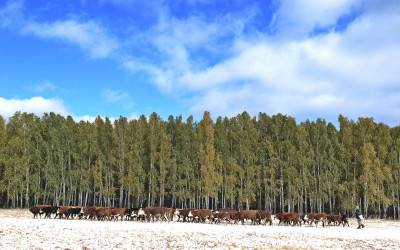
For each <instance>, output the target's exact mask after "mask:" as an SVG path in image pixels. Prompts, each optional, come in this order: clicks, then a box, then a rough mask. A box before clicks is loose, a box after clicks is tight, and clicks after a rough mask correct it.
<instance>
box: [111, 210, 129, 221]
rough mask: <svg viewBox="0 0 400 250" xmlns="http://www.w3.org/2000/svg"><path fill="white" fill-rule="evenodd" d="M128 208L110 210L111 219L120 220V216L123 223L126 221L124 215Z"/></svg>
mask: <svg viewBox="0 0 400 250" xmlns="http://www.w3.org/2000/svg"><path fill="white" fill-rule="evenodd" d="M126 210H127V209H126V208H114V209H110V217H111V218H114V220H115V219H117V220H118V216H120V217H121V221H123V220H124V215H125V212H126Z"/></svg>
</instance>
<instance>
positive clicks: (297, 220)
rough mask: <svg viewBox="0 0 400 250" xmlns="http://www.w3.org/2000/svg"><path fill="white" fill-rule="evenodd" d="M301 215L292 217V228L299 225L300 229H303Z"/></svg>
mask: <svg viewBox="0 0 400 250" xmlns="http://www.w3.org/2000/svg"><path fill="white" fill-rule="evenodd" d="M301 220H302V219H301V215H300V214H294V215H293V216H291V218H290V221H291V222H292V223H293V225H292V226H296V225H298V226H299V227H301Z"/></svg>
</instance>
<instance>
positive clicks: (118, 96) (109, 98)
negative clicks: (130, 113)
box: [101, 89, 135, 109]
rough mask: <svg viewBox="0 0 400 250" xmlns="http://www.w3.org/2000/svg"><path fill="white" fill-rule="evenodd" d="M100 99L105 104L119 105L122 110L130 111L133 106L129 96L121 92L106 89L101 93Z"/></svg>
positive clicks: (133, 103)
mask: <svg viewBox="0 0 400 250" xmlns="http://www.w3.org/2000/svg"><path fill="white" fill-rule="evenodd" d="M101 97H102V98H103V100H104V101H105V102H107V103H116V102H118V103H120V104H121V106H122V108H124V109H132V108H133V107H134V106H135V102H133V101H132V99H131V97H130V95H129V94H128V93H126V92H123V91H118V90H113V89H106V90H103V91H102V92H101Z"/></svg>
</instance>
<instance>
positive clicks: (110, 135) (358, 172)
mask: <svg viewBox="0 0 400 250" xmlns="http://www.w3.org/2000/svg"><path fill="white" fill-rule="evenodd" d="M338 122H339V129H337V128H336V127H335V126H334V125H333V124H331V123H327V122H326V121H325V120H323V119H317V120H316V121H309V120H307V121H305V122H303V123H300V124H297V123H296V120H295V119H294V118H292V117H290V116H285V115H282V114H277V115H274V116H271V117H270V116H268V115H266V114H263V113H260V114H259V115H258V117H257V118H256V117H250V115H249V114H248V113H247V112H243V113H241V114H238V115H237V116H235V117H232V118H228V117H218V118H217V119H216V122H215V123H214V122H213V120H212V119H211V116H210V113H208V112H205V113H204V116H203V119H202V120H201V121H200V122H199V123H196V122H194V121H193V117H191V116H190V117H189V118H188V119H187V120H186V121H182V116H178V117H175V118H174V117H173V116H170V117H169V118H168V121H163V120H162V119H161V117H160V116H159V115H157V114H156V113H153V114H151V115H150V117H149V118H147V117H145V116H141V117H139V119H134V120H130V121H128V119H127V118H125V117H120V118H119V119H118V120H116V121H115V122H114V123H113V124H112V123H111V121H110V120H109V119H108V118H105V119H102V118H101V117H97V118H96V120H95V121H94V122H93V123H89V122H83V121H81V122H79V123H76V122H75V121H74V120H73V119H72V117H70V116H68V117H67V118H64V117H62V116H60V115H57V114H54V113H49V114H47V113H46V114H44V115H43V116H42V117H41V118H40V117H37V116H35V115H33V114H27V113H21V112H16V113H15V115H14V116H12V117H10V118H9V120H8V121H7V123H6V121H5V120H4V119H3V118H2V117H1V116H0V200H1V202H2V203H1V204H2V205H3V206H4V207H10V206H11V207H26V206H30V205H33V204H39V203H46V204H54V205H80V206H89V205H102V206H103V205H104V206H120V207H128V206H145V205H148V206H157V205H160V206H172V207H199V208H200V207H202V208H220V207H230V208H236V209H254V208H257V209H269V210H271V211H272V212H273V213H276V212H281V211H298V212H301V213H305V212H319V211H320V212H322V211H324V212H328V213H344V212H346V211H347V210H352V209H353V207H354V206H355V205H356V204H358V205H361V207H362V208H363V211H364V213H366V215H377V216H381V217H387V216H392V217H396V218H398V217H399V208H400V128H399V127H394V128H390V127H388V126H387V125H385V124H383V123H379V124H376V123H375V122H374V120H373V119H372V118H359V119H358V120H357V121H353V120H349V119H347V118H346V117H344V116H342V115H339V118H338Z"/></svg>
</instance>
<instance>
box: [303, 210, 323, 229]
mask: <svg viewBox="0 0 400 250" xmlns="http://www.w3.org/2000/svg"><path fill="white" fill-rule="evenodd" d="M304 218H305V219H309V220H310V226H312V224H313V223H314V224H315V226H318V222H319V221H322V227H325V222H326V213H312V214H309V215H306V216H305V217H304Z"/></svg>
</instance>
